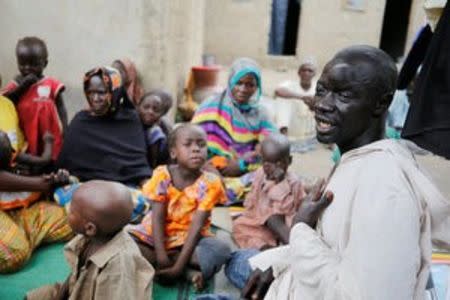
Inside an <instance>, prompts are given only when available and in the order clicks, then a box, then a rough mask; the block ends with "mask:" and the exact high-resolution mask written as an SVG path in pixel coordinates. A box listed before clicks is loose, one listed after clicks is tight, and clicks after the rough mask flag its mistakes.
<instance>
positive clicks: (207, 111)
mask: <svg viewBox="0 0 450 300" xmlns="http://www.w3.org/2000/svg"><path fill="white" fill-rule="evenodd" d="M248 74H252V75H254V76H255V78H256V81H257V86H258V89H257V92H256V93H255V95H253V96H252V98H251V99H250V102H249V103H246V104H239V103H237V102H236V101H235V100H234V99H233V96H232V94H231V90H232V89H233V87H234V86H235V85H236V83H237V82H238V81H239V79H240V78H242V77H243V76H245V75H248ZM260 95H261V76H260V71H259V68H258V66H257V65H256V63H255V62H254V61H252V60H250V59H247V58H242V59H239V60H237V61H236V62H235V63H233V66H232V68H231V73H230V78H229V81H228V88H227V89H226V90H225V91H224V92H223V93H222V94H221V95H219V96H216V97H213V98H211V99H209V100H207V101H205V102H203V103H202V105H200V107H199V108H198V110H197V112H196V113H195V115H194V118H193V120H192V122H193V123H196V124H199V125H200V126H201V127H202V128H203V129H204V130H205V131H206V133H207V135H208V150H209V152H210V153H209V154H210V156H214V155H219V156H225V157H228V158H239V157H241V156H243V155H244V154H246V153H248V152H250V151H254V150H255V146H256V144H258V143H259V141H260V140H261V139H262V138H263V137H264V136H267V135H268V134H269V133H270V132H272V131H274V130H275V126H274V125H273V124H272V123H271V122H270V121H269V118H268V116H267V114H266V113H265V111H263V108H262V107H261V105H260V104H259V97H260Z"/></svg>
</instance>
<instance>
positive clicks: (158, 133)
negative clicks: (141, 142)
mask: <svg viewBox="0 0 450 300" xmlns="http://www.w3.org/2000/svg"><path fill="white" fill-rule="evenodd" d="M144 130H145V142H146V144H147V148H149V147H151V146H153V145H156V144H158V145H159V146H158V157H157V158H156V162H157V165H163V164H167V163H168V161H169V158H170V154H169V145H168V141H167V139H168V137H167V135H166V133H165V132H164V131H163V129H162V128H161V127H160V126H158V125H153V126H152V127H150V128H146V129H144ZM151 155H152V153H150V152H148V153H147V157H148V160H149V161H150V160H151V159H154V158H153V157H150V156H151Z"/></svg>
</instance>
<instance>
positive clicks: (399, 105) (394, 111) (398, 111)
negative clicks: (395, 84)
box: [386, 90, 409, 130]
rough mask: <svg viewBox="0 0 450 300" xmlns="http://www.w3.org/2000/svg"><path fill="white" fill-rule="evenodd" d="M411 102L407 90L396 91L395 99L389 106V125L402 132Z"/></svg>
mask: <svg viewBox="0 0 450 300" xmlns="http://www.w3.org/2000/svg"><path fill="white" fill-rule="evenodd" d="M408 109H409V101H408V95H407V92H406V90H396V91H395V94H394V99H393V100H392V103H391V105H390V106H389V110H388V116H387V119H386V121H387V125H388V126H390V127H393V128H395V129H398V130H401V129H402V128H403V124H404V123H405V120H406V115H407V114H408Z"/></svg>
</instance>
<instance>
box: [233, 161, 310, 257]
mask: <svg viewBox="0 0 450 300" xmlns="http://www.w3.org/2000/svg"><path fill="white" fill-rule="evenodd" d="M304 197H305V190H304V187H303V184H302V182H301V181H300V180H299V179H298V178H297V177H296V176H295V175H294V174H293V173H291V172H289V171H288V172H287V174H286V178H285V179H284V180H282V181H281V182H279V183H275V182H274V181H271V180H267V179H266V175H265V173H264V170H263V168H262V167H261V168H260V169H258V170H257V171H256V174H255V177H254V180H253V183H252V187H251V191H250V192H249V193H248V194H247V197H246V198H245V201H244V207H245V210H244V212H243V214H242V215H241V216H240V217H238V218H237V219H236V220H234V221H233V239H234V240H235V242H236V243H237V244H238V246H239V247H240V248H244V249H248V248H255V249H261V248H262V247H264V246H271V247H275V246H277V245H278V244H279V241H278V240H277V238H276V236H275V235H274V234H273V232H272V231H271V230H270V229H269V228H268V227H267V226H266V225H265V224H266V222H267V220H268V219H269V218H270V217H271V216H273V215H283V216H284V221H285V223H286V225H287V226H288V227H290V226H291V224H292V219H293V217H294V215H295V213H296V212H297V210H298V207H299V206H300V203H301V201H302V200H303V198H304Z"/></svg>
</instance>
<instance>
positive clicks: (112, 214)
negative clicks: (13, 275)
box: [27, 181, 154, 300]
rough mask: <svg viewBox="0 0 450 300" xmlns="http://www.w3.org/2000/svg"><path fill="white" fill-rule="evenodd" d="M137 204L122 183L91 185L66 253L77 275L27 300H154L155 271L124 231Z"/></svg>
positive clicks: (74, 215) (75, 204) (81, 195)
mask: <svg viewBox="0 0 450 300" xmlns="http://www.w3.org/2000/svg"><path fill="white" fill-rule="evenodd" d="M132 212H133V204H132V200H131V195H130V193H129V191H128V189H127V188H126V187H125V186H123V185H122V184H120V183H115V182H107V181H89V182H87V183H84V184H83V185H81V186H80V188H79V189H78V190H77V191H76V192H75V193H74V196H73V199H72V202H71V206H70V210H69V216H68V220H69V224H70V226H71V227H72V229H73V230H74V231H75V232H76V233H78V235H77V236H76V237H75V238H74V239H73V240H72V241H70V242H69V243H68V244H67V245H66V247H65V255H66V257H67V260H68V262H69V264H70V265H71V267H72V273H71V274H70V275H69V277H68V278H67V280H66V281H65V282H64V283H63V284H59V283H57V284H55V285H53V286H45V287H42V288H40V289H37V290H35V291H32V292H30V293H29V294H28V295H27V299H108V300H110V299H151V294H152V281H153V275H154V270H153V267H152V266H151V265H150V264H149V263H148V262H147V260H145V259H144V258H143V257H142V256H141V254H140V251H139V248H138V247H137V245H136V243H135V242H134V241H133V239H132V238H131V237H130V236H129V235H128V233H127V232H126V231H124V230H123V227H124V226H125V225H126V224H128V222H129V221H130V218H131V214H132Z"/></svg>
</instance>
